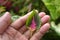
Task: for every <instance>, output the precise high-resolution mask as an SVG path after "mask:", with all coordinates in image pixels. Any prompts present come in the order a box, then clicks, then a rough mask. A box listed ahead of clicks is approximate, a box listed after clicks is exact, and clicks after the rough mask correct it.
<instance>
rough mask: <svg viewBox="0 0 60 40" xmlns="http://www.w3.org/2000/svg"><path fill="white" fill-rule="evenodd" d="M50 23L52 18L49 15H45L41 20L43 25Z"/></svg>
mask: <svg viewBox="0 0 60 40" xmlns="http://www.w3.org/2000/svg"><path fill="white" fill-rule="evenodd" d="M49 21H50V16H49V15H45V16H44V17H42V18H41V22H42V24H45V23H47V22H49Z"/></svg>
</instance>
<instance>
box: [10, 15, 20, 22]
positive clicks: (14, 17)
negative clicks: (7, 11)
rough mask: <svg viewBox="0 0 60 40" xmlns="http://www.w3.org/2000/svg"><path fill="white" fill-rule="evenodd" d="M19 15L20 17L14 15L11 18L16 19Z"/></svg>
mask: <svg viewBox="0 0 60 40" xmlns="http://www.w3.org/2000/svg"><path fill="white" fill-rule="evenodd" d="M19 17H20V16H18V15H14V16H12V17H11V19H12V21H15V20H17V19H18V18H19Z"/></svg>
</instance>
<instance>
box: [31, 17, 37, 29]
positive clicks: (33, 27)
mask: <svg viewBox="0 0 60 40" xmlns="http://www.w3.org/2000/svg"><path fill="white" fill-rule="evenodd" d="M30 28H31V29H32V30H35V29H36V23H35V20H34V17H33V19H32V23H31V25H30Z"/></svg>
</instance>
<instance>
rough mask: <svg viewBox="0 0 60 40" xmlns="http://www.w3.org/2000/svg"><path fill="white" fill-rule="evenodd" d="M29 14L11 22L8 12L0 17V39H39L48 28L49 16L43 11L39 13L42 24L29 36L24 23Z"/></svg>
mask: <svg viewBox="0 0 60 40" xmlns="http://www.w3.org/2000/svg"><path fill="white" fill-rule="evenodd" d="M29 15H30V12H29V13H27V14H26V15H25V16H22V17H20V18H19V19H17V20H16V21H15V22H13V23H11V15H10V13H9V12H6V13H5V14H4V15H3V16H2V17H0V40H40V39H41V38H42V37H43V35H44V34H45V33H46V32H47V31H48V30H49V28H50V24H49V20H50V16H49V15H46V14H45V13H44V12H41V13H39V16H40V17H41V22H42V26H41V28H40V29H39V31H38V32H35V33H34V34H33V36H30V31H29V30H28V29H26V27H25V25H24V24H25V22H26V20H27V18H28V16H29Z"/></svg>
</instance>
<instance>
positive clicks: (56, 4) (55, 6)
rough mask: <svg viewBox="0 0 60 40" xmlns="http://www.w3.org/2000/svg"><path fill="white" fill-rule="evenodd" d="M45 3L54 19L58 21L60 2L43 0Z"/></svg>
mask: <svg viewBox="0 0 60 40" xmlns="http://www.w3.org/2000/svg"><path fill="white" fill-rule="evenodd" d="M43 2H44V4H45V5H46V7H47V8H48V10H49V11H50V15H51V17H52V19H53V20H56V19H57V18H58V17H59V15H60V13H58V11H57V9H58V10H60V0H43ZM58 7H59V8H58Z"/></svg>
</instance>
